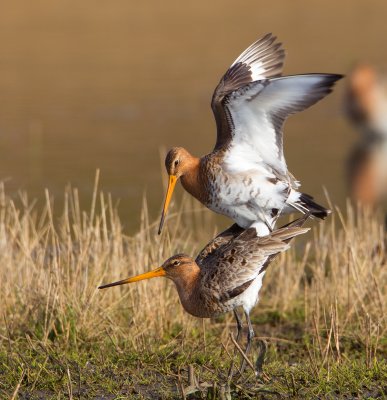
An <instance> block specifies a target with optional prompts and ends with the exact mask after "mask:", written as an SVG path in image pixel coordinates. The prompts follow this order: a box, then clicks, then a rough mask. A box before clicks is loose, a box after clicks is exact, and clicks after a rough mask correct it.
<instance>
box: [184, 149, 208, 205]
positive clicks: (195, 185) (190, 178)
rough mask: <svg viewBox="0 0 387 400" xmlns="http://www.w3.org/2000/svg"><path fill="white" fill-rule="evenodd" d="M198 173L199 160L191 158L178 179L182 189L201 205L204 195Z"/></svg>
mask: <svg viewBox="0 0 387 400" xmlns="http://www.w3.org/2000/svg"><path fill="white" fill-rule="evenodd" d="M199 171H200V158H197V157H194V156H191V157H190V158H189V160H188V161H187V166H186V170H185V172H184V174H183V175H182V176H181V178H180V179H181V183H182V185H183V187H184V189H185V190H186V191H187V192H188V193H189V194H191V195H192V196H193V197H195V198H196V199H197V200H199V201H201V202H202V203H203V201H204V193H203V187H202V186H203V185H202V181H201V179H200V174H199Z"/></svg>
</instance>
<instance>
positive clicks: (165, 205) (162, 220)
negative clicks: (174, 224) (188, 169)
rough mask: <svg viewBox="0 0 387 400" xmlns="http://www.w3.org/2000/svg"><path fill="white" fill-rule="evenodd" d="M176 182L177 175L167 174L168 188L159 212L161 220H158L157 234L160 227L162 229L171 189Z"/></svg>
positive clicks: (171, 192)
mask: <svg viewBox="0 0 387 400" xmlns="http://www.w3.org/2000/svg"><path fill="white" fill-rule="evenodd" d="M176 182H177V177H176V176H175V175H169V182H168V189H167V194H166V195H165V201H164V207H163V212H162V214H161V220H160V225H159V235H160V233H161V229H163V225H164V219H165V216H166V215H167V211H168V207H169V203H170V202H171V198H172V194H173V190H174V189H175V185H176Z"/></svg>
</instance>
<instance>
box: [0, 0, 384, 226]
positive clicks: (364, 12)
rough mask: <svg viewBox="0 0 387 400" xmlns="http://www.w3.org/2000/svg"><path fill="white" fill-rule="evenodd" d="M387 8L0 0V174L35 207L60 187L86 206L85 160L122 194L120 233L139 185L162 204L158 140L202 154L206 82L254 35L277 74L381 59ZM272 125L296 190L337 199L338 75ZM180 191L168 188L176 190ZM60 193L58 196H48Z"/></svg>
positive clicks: (346, 129)
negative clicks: (313, 101)
mask: <svg viewBox="0 0 387 400" xmlns="http://www.w3.org/2000/svg"><path fill="white" fill-rule="evenodd" d="M386 12H387V3H383V2H370V1H366V0H363V1H359V0H357V1H356V2H354V1H350V0H347V1H340V2H338V1H333V0H329V1H324V2H311V1H307V0H304V1H294V0H293V1H272V2H267V1H243V2H238V3H236V2H235V1H212V2H207V1H195V2H181V1H172V0H167V1H162V2H156V1H149V2H137V1H129V0H125V1H124V0H116V1H114V2H107V1H104V2H103V1H90V0H82V1H75V0H71V1H51V0H50V1H49V0H40V1H34V2H31V1H30V0H25V1H15V2H8V4H4V3H3V4H2V6H1V12H0V179H2V180H6V187H7V192H8V194H10V195H15V196H16V192H17V190H19V189H26V190H27V191H28V193H29V196H30V197H34V198H38V199H40V200H39V201H40V202H42V199H43V198H44V195H43V190H44V188H46V187H47V188H48V189H49V190H50V192H51V193H52V194H54V196H55V198H56V199H58V200H59V199H60V198H61V197H62V193H63V188H64V186H65V185H66V184H67V183H68V182H71V183H72V184H73V185H74V186H77V187H79V189H80V192H81V196H82V201H83V203H84V205H85V206H86V205H87V204H88V201H89V200H90V196H91V191H92V186H93V179H94V174H95V170H96V168H100V170H101V187H102V189H103V190H104V191H106V192H111V193H112V195H113V198H114V199H118V198H119V199H121V204H120V213H121V215H122V217H123V221H124V224H125V227H126V229H127V230H128V231H134V230H135V229H136V227H137V225H138V221H139V216H138V215H139V210H140V208H141V198H142V195H143V193H144V192H146V193H147V197H148V202H149V205H150V209H151V215H152V218H153V217H154V218H156V217H157V216H158V214H159V211H160V207H161V203H162V200H163V186H162V180H161V173H160V148H161V147H163V146H164V147H165V148H166V149H168V148H169V147H171V146H173V145H181V146H184V147H187V148H188V149H189V150H191V151H192V153H193V154H196V155H202V154H205V153H206V152H209V151H211V149H212V146H213V144H214V140H215V123H214V120H213V116H212V113H211V109H210V106H209V104H210V99H211V95H212V91H213V89H214V87H215V86H216V84H217V82H218V80H219V79H220V77H221V75H222V74H223V73H224V72H225V70H226V69H227V67H228V66H229V65H230V64H231V62H232V61H233V60H234V59H235V58H236V57H237V56H238V55H239V53H241V52H242V51H243V50H244V49H245V48H246V47H247V46H248V45H249V44H250V43H251V42H253V41H254V40H256V39H257V38H258V37H260V36H262V35H263V34H265V33H266V32H273V33H275V34H276V35H277V36H278V37H279V39H280V41H282V42H283V43H284V47H285V48H286V50H287V58H286V65H285V71H284V72H285V74H296V73H304V72H334V73H347V72H348V70H349V69H350V68H351V67H352V66H353V65H354V63H355V62H357V61H367V62H371V63H374V64H376V65H380V66H385V65H387V51H385V50H384V49H385V43H384V38H385V37H387V24H386V19H387V14H386ZM338 86H339V87H338V89H337V90H336V91H335V92H334V93H333V95H331V96H329V97H328V98H326V99H325V100H324V101H323V102H321V103H319V104H318V105H316V106H314V107H313V108H312V109H310V110H307V111H305V112H303V113H301V114H298V115H297V116H295V117H292V118H291V119H290V120H289V121H288V123H287V125H286V128H285V155H286V157H287V161H288V164H289V167H290V170H291V171H292V172H293V174H295V176H296V177H297V178H298V179H300V180H301V182H302V185H303V186H302V188H303V190H304V191H305V192H307V193H311V194H314V195H315V196H316V197H317V199H319V200H320V201H323V202H324V200H323V197H324V196H323V190H322V185H325V186H326V188H327V189H328V191H329V193H330V195H331V197H332V199H333V200H334V201H335V202H336V203H338V204H341V205H342V204H343V203H344V199H345V196H346V186H345V181H344V173H345V171H344V160H345V157H346V155H347V153H348V150H349V147H350V145H351V143H352V142H353V141H355V139H356V134H355V133H354V132H353V129H352V127H351V126H350V125H349V124H348V123H347V122H346V120H345V118H344V117H343V110H342V109H343V106H342V94H343V88H344V86H345V82H341V83H339V85H338ZM180 192H181V190H180ZM58 202H59V201H58Z"/></svg>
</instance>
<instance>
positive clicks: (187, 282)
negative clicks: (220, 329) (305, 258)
mask: <svg viewBox="0 0 387 400" xmlns="http://www.w3.org/2000/svg"><path fill="white" fill-rule="evenodd" d="M306 218H307V217H303V218H300V219H298V220H296V221H294V222H292V223H290V224H288V225H287V226H285V227H282V228H280V229H278V230H276V231H274V232H272V233H271V234H269V235H268V236H265V237H257V233H256V230H255V228H250V229H247V230H244V229H242V228H240V227H239V226H238V225H236V224H234V225H233V226H231V227H230V228H229V229H227V230H226V231H224V232H223V233H221V234H220V235H218V236H217V237H216V238H215V239H213V240H211V242H209V243H208V244H207V245H206V246H205V247H204V249H203V250H202V251H201V252H200V253H199V254H198V256H197V257H196V259H195V260H194V259H193V258H191V257H189V256H187V255H185V254H177V255H175V256H173V257H171V258H169V259H168V260H166V261H165V262H164V263H163V265H162V266H161V267H159V268H156V269H154V270H153V271H150V272H147V273H145V274H141V275H137V276H134V277H132V278H127V279H123V280H121V281H118V282H114V283H109V284H107V285H103V286H100V287H99V289H105V288H108V287H111V286H117V285H124V284H126V283H132V282H137V281H141V280H144V279H150V278H155V277H158V276H165V277H166V278H169V279H171V280H172V281H173V282H174V283H175V285H176V288H177V292H178V294H179V297H180V301H181V304H182V305H183V307H184V309H185V311H187V312H188V313H189V314H191V315H193V316H195V317H199V318H212V317H215V316H217V315H219V314H222V313H225V312H228V311H234V315H235V318H236V322H237V328H238V333H237V341H238V340H239V338H240V333H241V331H242V327H243V326H242V320H241V318H240V316H239V314H238V312H237V310H236V309H237V307H242V308H243V311H244V314H245V317H246V321H247V325H248V334H247V346H246V349H245V354H246V355H248V353H249V351H250V347H251V341H252V339H253V337H254V330H253V326H252V323H251V320H250V311H251V309H252V308H253V307H254V305H255V304H256V303H257V301H258V292H259V290H260V288H261V286H262V278H263V276H264V275H265V271H266V268H267V267H268V265H269V263H270V262H271V261H272V259H273V258H274V257H275V256H276V255H277V254H279V253H280V252H282V251H285V250H287V249H288V248H289V244H288V242H289V241H290V240H291V239H292V238H293V237H295V236H298V235H301V234H303V233H305V232H307V231H308V230H309V229H308V228H302V227H301V226H302V225H303V223H304V222H305V220H306ZM244 367H245V363H244V362H243V363H242V367H241V370H242V372H243V369H244Z"/></svg>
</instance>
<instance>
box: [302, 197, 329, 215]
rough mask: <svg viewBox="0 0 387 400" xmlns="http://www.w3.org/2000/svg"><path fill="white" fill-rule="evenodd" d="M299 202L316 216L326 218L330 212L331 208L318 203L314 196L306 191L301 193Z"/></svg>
mask: <svg viewBox="0 0 387 400" xmlns="http://www.w3.org/2000/svg"><path fill="white" fill-rule="evenodd" d="M299 202H300V203H301V204H302V206H303V207H305V208H307V209H308V211H309V212H310V214H311V215H313V216H314V217H317V218H320V219H325V218H326V217H327V216H328V215H329V214H330V213H331V210H329V209H328V208H325V207H323V206H321V205H320V204H317V203H316V202H315V201H314V200H313V197H312V196H310V195H309V194H306V193H301V196H300V199H299Z"/></svg>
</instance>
